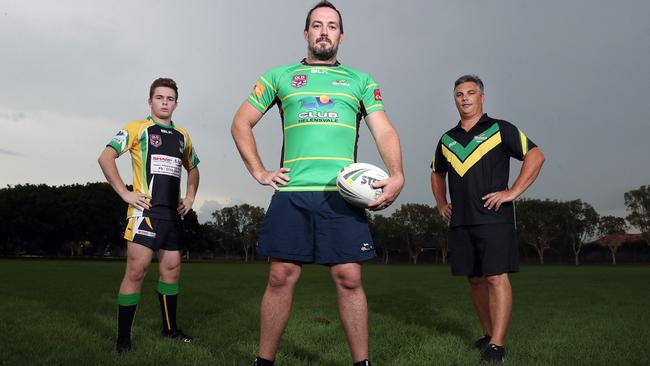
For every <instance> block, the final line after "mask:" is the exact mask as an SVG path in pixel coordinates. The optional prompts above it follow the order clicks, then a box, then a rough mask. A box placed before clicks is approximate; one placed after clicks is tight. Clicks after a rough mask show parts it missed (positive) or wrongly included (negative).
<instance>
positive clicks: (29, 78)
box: [0, 0, 650, 221]
mask: <svg viewBox="0 0 650 366" xmlns="http://www.w3.org/2000/svg"><path fill="white" fill-rule="evenodd" d="M314 3H316V0H314V1H304V0H303V1H298V0H292V1H262V0H249V1H241V2H239V1H186V2H183V1H178V0H174V1H167V0H165V1H102V2H99V1H67V0H62V1H56V2H54V1H45V0H42V1H27V0H15V1H12V0H0V49H1V50H2V53H1V54H0V65H1V67H0V81H1V82H2V84H1V87H0V127H1V128H2V135H3V136H2V137H3V138H2V143H1V144H0V166H1V167H2V173H0V185H2V186H6V185H15V184H22V183H34V184H37V183H47V184H53V185H61V184H72V183H85V182H96V181H103V180H104V177H103V175H102V173H101V171H100V169H99V166H98V164H97V157H98V156H99V153H100V152H101V151H102V149H103V148H104V146H105V144H106V143H107V142H108V141H109V140H110V139H111V138H112V136H113V135H114V134H115V132H116V131H117V130H119V128H120V127H121V126H122V125H124V124H125V123H126V122H128V121H130V120H133V119H136V118H143V117H146V116H147V115H148V113H149V109H148V106H147V96H148V88H149V85H150V83H151V81H152V80H153V79H155V78H157V77H160V76H165V77H172V78H174V79H175V80H176V81H177V82H178V84H179V88H180V90H179V106H178V108H177V109H176V112H175V113H174V121H175V122H176V123H178V124H179V125H182V126H184V127H185V128H186V129H187V130H188V131H189V133H190V135H191V136H192V140H193V142H194V145H195V147H196V150H197V152H198V154H199V157H200V159H201V164H200V165H199V167H200V171H201V186H200V188H199V193H198V196H197V201H196V203H195V206H194V208H195V210H196V211H198V212H199V216H200V218H201V219H202V221H205V220H206V219H208V218H209V214H210V212H212V211H213V210H214V209H215V208H219V207H222V206H224V205H226V206H227V205H231V204H236V203H243V202H247V203H251V204H255V205H259V206H263V207H266V206H267V205H268V201H269V198H270V196H271V194H272V191H271V189H270V188H268V187H262V186H260V185H258V184H257V183H256V182H255V181H254V180H253V179H252V178H251V177H250V175H249V174H248V172H247V171H246V169H245V168H244V165H243V163H242V162H241V159H240V157H239V154H238V153H237V151H236V149H235V146H234V143H233V142H232V138H231V136H230V131H229V128H230V123H231V121H232V116H233V114H234V112H235V111H236V109H237V108H238V107H239V104H240V103H241V102H242V101H243V100H244V99H245V98H246V97H247V95H248V93H249V91H250V89H251V87H252V85H253V83H254V82H255V80H256V79H257V78H258V76H259V75H260V74H261V73H263V72H265V71H267V70H268V69H270V68H272V67H275V66H278V65H283V64H290V63H293V62H296V61H298V60H300V59H302V58H303V57H304V56H305V54H306V44H305V41H304V39H303V32H302V30H303V27H304V21H305V16H306V13H307V11H308V9H309V8H310V7H311V6H312V5H313V4H314ZM335 5H337V6H338V7H339V9H340V10H341V12H342V13H343V21H344V26H345V41H344V42H343V44H342V45H341V47H340V49H339V60H340V61H341V62H342V63H344V64H347V65H349V66H352V67H355V68H359V69H362V70H364V71H366V72H368V73H369V74H371V75H372V76H373V77H374V78H375V79H376V80H377V82H378V83H379V85H380V86H381V90H382V96H383V100H384V103H385V105H386V109H387V113H388V115H389V117H390V119H391V120H392V122H393V124H394V125H395V127H396V128H397V130H398V132H399V134H400V137H401V140H402V147H403V154H404V166H405V174H406V186H405V187H404V190H403V191H402V194H401V196H400V198H399V200H398V202H397V203H398V204H396V205H393V206H399V204H400V203H407V202H420V203H428V204H430V205H432V206H433V205H434V204H435V203H434V202H433V197H432V195H431V189H430V183H429V181H430V178H429V177H430V169H429V164H430V161H431V156H432V153H433V146H434V144H435V143H436V142H437V141H438V139H439V138H440V135H441V134H442V133H444V132H445V131H446V130H448V129H449V128H450V127H451V126H452V125H454V124H455V123H456V122H457V121H458V114H457V111H456V109H455V107H454V103H453V98H452V88H453V82H454V80H455V79H456V78H457V77H458V76H460V75H462V74H466V73H476V74H478V75H480V76H481V77H482V78H483V81H484V82H485V86H486V105H485V111H486V112H487V113H489V114H490V115H491V116H493V117H498V118H501V119H506V120H508V121H510V122H513V123H514V124H516V125H517V126H518V127H519V128H520V129H522V130H523V131H524V132H525V133H526V134H527V135H528V136H529V137H530V138H531V139H532V140H533V141H534V142H535V143H536V144H538V145H539V146H540V147H541V149H542V151H543V152H544V153H545V154H546V157H547V161H546V164H545V165H544V168H543V170H542V173H541V176H540V178H539V179H538V180H537V182H536V183H535V185H534V186H533V187H531V188H530V189H529V190H528V191H527V192H526V193H525V196H526V197H536V198H553V199H560V200H570V199H576V198H580V199H583V200H585V201H587V202H589V203H591V204H592V205H593V206H594V207H595V208H596V209H597V210H598V211H599V212H600V213H601V214H615V215H619V216H624V215H625V205H624V202H623V194H624V192H626V191H628V190H630V189H633V188H638V187H639V186H640V185H644V184H646V185H647V184H650V162H649V161H648V157H649V156H650V144H649V143H648V138H649V137H650V118H649V117H648V113H647V111H648V105H650V98H649V96H650V91H648V88H649V86H650V67H649V65H650V22H649V21H648V16H649V15H650V2H648V1H647V0H638V1H633V0H627V1H593V0H580V1H577V0H572V1H559V0H552V1H532V0H531V1H515V0H513V1H499V0H495V1H484V0H475V1H463V2H459V1H444V2H443V1H440V2H438V1H414V0H410V1H394V0H393V1H383V0H374V1H372V0H363V1H360V0H354V1H350V0H348V1H342V0H340V1H335ZM254 132H255V134H256V137H257V141H258V144H259V148H260V153H261V155H262V159H263V161H264V163H265V164H266V166H267V167H268V168H277V166H278V164H279V160H280V149H281V146H282V141H281V137H282V135H281V129H280V120H279V116H278V112H277V108H276V109H274V110H272V111H270V112H269V113H267V115H266V116H265V117H264V119H263V120H262V122H261V123H260V124H258V126H257V127H256V128H255V130H254ZM358 159H359V161H363V162H370V163H374V164H380V165H381V160H380V158H379V156H378V153H377V150H376V148H375V145H374V142H373V140H372V137H371V136H370V134H369V132H368V130H367V128H365V127H364V128H363V129H362V130H361V137H360V149H359V155H358ZM118 165H119V167H120V168H121V172H122V176H123V178H124V179H125V181H127V182H130V181H131V179H132V178H131V171H130V161H129V157H128V155H124V156H123V157H122V158H120V159H119V160H118ZM519 167H520V165H519V163H515V164H513V173H515V174H516V173H517V172H518V169H519ZM513 180H514V177H512V174H511V182H512V181H513ZM184 184H185V183H183V186H184Z"/></svg>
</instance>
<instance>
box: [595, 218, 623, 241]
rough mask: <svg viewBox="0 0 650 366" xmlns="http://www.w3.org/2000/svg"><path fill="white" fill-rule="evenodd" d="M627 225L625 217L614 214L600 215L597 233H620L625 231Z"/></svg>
mask: <svg viewBox="0 0 650 366" xmlns="http://www.w3.org/2000/svg"><path fill="white" fill-rule="evenodd" d="M627 229H628V225H627V223H626V222H625V219H624V218H622V217H616V216H611V215H608V216H602V217H600V219H599V220H598V235H599V236H605V235H610V234H620V233H624V232H626V231H627Z"/></svg>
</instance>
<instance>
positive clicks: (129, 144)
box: [106, 117, 199, 220]
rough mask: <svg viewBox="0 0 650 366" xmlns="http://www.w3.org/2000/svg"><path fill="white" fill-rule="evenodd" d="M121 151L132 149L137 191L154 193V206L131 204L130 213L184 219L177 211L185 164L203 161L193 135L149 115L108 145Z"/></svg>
mask: <svg viewBox="0 0 650 366" xmlns="http://www.w3.org/2000/svg"><path fill="white" fill-rule="evenodd" d="M106 146H110V147H112V148H113V149H115V151H117V153H118V155H120V156H121V155H122V154H124V153H125V152H127V151H129V152H130V153H131V161H132V165H133V191H134V192H137V193H145V194H147V195H149V196H150V197H151V201H150V203H151V209H149V210H145V211H142V210H140V209H138V208H137V207H134V206H132V205H129V208H128V211H127V217H138V216H145V217H154V218H159V219H167V220H176V219H180V216H179V214H178V213H177V212H176V209H177V207H178V203H179V198H180V183H181V168H182V167H185V169H187V171H190V170H192V169H194V168H195V167H196V166H197V165H198V164H199V158H198V156H197V155H196V152H195V151H194V147H193V146H192V141H191V140H190V135H189V134H188V133H187V131H185V129H183V128H181V127H179V126H177V125H174V123H173V122H172V124H171V126H166V125H164V124H161V123H158V122H156V121H154V119H153V118H151V117H148V118H147V119H143V120H136V121H133V122H130V123H127V124H126V125H125V126H124V127H122V129H121V130H120V131H119V132H118V133H117V134H116V135H115V137H113V139H112V140H111V141H110V142H109V143H108V144H107V145H106Z"/></svg>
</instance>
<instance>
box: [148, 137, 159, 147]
mask: <svg viewBox="0 0 650 366" xmlns="http://www.w3.org/2000/svg"><path fill="white" fill-rule="evenodd" d="M149 143H150V144H151V146H153V147H161V146H162V137H161V136H160V135H149Z"/></svg>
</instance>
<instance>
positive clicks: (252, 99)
mask: <svg viewBox="0 0 650 366" xmlns="http://www.w3.org/2000/svg"><path fill="white" fill-rule="evenodd" d="M248 100H249V101H252V102H253V103H255V104H257V105H258V106H260V108H262V109H264V110H266V108H267V107H265V106H264V105H262V103H260V102H258V101H257V99H255V98H253V96H250V97H248Z"/></svg>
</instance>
